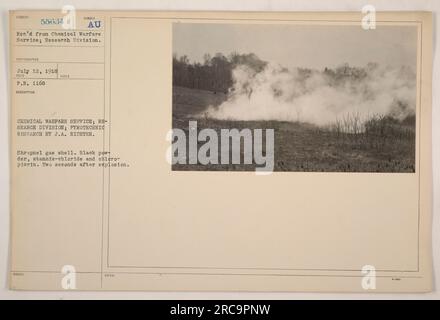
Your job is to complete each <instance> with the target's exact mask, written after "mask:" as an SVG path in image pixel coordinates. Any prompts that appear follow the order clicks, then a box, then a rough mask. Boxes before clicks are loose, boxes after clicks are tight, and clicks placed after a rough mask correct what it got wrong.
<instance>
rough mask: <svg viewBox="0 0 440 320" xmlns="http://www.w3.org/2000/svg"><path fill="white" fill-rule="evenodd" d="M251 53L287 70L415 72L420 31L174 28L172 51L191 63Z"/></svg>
mask: <svg viewBox="0 0 440 320" xmlns="http://www.w3.org/2000/svg"><path fill="white" fill-rule="evenodd" d="M233 51H236V52H238V53H250V52H253V53H255V54H256V55H257V56H259V57H260V58H261V59H263V60H265V61H270V62H275V63H279V64H281V65H283V66H287V67H309V68H317V69H322V68H324V67H326V66H327V67H334V66H337V65H340V64H341V63H344V62H348V63H349V64H350V65H353V66H364V65H366V64H367V63H368V62H378V63H380V64H384V65H393V66H396V65H409V66H413V67H414V69H416V58H417V28H416V27H413V26H377V28H376V29H375V30H363V29H362V28H361V26H360V25H358V26H329V25H326V26H299V25H267V24H265V25H258V24H252V25H250V24H211V23H203V24H198V23H175V24H174V25H173V52H175V53H177V54H178V55H179V56H180V55H183V54H185V55H187V56H188V57H189V59H190V60H191V61H200V62H202V61H203V55H204V54H205V53H209V54H211V55H214V54H215V53H217V52H221V53H223V54H224V55H228V54H229V53H231V52H233Z"/></svg>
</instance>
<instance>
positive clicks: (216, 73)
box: [173, 52, 267, 93]
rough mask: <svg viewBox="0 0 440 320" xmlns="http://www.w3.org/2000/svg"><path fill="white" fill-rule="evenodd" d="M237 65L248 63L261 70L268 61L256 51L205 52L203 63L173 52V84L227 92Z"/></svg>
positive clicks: (249, 65)
mask: <svg viewBox="0 0 440 320" xmlns="http://www.w3.org/2000/svg"><path fill="white" fill-rule="evenodd" d="M237 65H247V66H248V67H250V68H252V69H254V70H255V71H257V72H260V71H261V70H263V69H264V67H265V66H266V65H267V62H265V61H263V60H261V59H260V58H258V57H257V55H255V54H254V53H248V54H239V53H236V52H234V53H231V54H230V55H228V56H225V55H223V54H222V53H217V54H215V55H214V56H211V55H210V54H205V55H204V57H203V62H202V63H201V62H191V61H190V60H189V58H188V56H186V55H181V56H178V55H177V54H173V85H175V86H181V87H187V88H192V89H202V90H210V91H213V92H224V93H226V92H227V91H228V89H229V88H230V87H231V86H232V84H233V79H232V70H233V69H234V68H235V67H236V66H237Z"/></svg>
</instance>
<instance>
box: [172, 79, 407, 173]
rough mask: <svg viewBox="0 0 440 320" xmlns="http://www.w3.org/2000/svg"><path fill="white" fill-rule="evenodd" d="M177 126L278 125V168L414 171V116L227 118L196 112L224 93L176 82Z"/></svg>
mask: <svg viewBox="0 0 440 320" xmlns="http://www.w3.org/2000/svg"><path fill="white" fill-rule="evenodd" d="M173 91H174V93H173V128H181V129H183V130H186V131H187V130H188V121H189V120H191V119H192V120H197V124H198V128H199V129H203V128H212V129H215V130H217V131H218V132H219V131H220V129H223V128H229V129H231V128H237V129H244V128H249V129H257V128H262V129H270V128H271V129H274V130H275V150H274V151H275V168H274V170H275V171H308V172H315V171H316V172H414V170H415V118H412V119H410V118H409V119H406V120H405V121H401V122H400V121H397V120H395V119H392V118H388V117H382V116H378V115H374V116H371V117H369V118H368V119H365V120H362V119H361V117H360V116H359V115H356V114H351V115H347V116H346V117H344V118H342V119H337V120H335V123H334V124H333V125H331V126H329V127H327V128H318V127H316V126H313V125H310V124H306V123H298V122H297V123H292V122H282V121H226V120H215V119H209V118H197V119H196V118H195V115H196V114H199V113H200V112H202V111H203V110H204V109H205V108H206V107H207V106H208V105H210V104H215V105H218V104H220V103H221V102H222V101H223V100H224V99H226V96H224V95H219V94H218V93H217V94H214V93H212V92H209V91H202V90H192V89H186V88H179V87H177V88H173ZM254 169H255V166H254V165H207V166H205V165H174V166H173V170H213V171H214V170H220V171H222V170H238V171H253V170H254Z"/></svg>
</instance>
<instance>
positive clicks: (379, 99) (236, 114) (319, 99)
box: [205, 64, 416, 126]
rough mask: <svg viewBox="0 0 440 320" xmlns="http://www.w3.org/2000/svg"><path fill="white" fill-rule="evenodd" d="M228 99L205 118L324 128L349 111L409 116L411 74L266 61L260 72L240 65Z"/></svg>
mask: <svg viewBox="0 0 440 320" xmlns="http://www.w3.org/2000/svg"><path fill="white" fill-rule="evenodd" d="M233 80H234V85H233V88H232V89H231V90H230V92H229V95H228V99H227V100H226V101H225V102H223V103H222V104H221V105H220V106H218V107H213V106H210V107H209V108H208V109H207V111H206V112H205V116H208V117H211V118H215V119H222V120H280V121H292V122H296V121H300V122H308V123H312V124H316V125H319V126H325V125H328V124H331V123H333V122H334V121H335V120H336V119H338V118H341V117H345V116H347V115H350V114H356V115H358V116H359V117H361V118H367V117H369V116H371V115H390V116H392V117H394V118H397V119H399V120H402V119H404V118H405V117H407V116H409V115H412V114H414V112H415V103H416V76H415V73H414V72H413V70H412V69H411V68H410V67H404V66H402V67H400V68H391V67H386V68H384V67H379V66H378V65H376V64H369V65H368V66H366V67H365V68H351V67H349V66H348V65H344V66H341V67H338V68H336V69H335V70H326V71H317V70H306V69H298V68H297V69H293V70H287V69H286V68H282V67H280V66H275V65H273V64H268V65H267V66H266V67H265V68H264V70H263V71H261V72H256V71H254V70H253V69H251V68H249V67H247V66H244V65H239V66H237V67H236V68H235V69H234V70H233Z"/></svg>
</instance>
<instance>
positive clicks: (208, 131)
mask: <svg viewBox="0 0 440 320" xmlns="http://www.w3.org/2000/svg"><path fill="white" fill-rule="evenodd" d="M417 35H418V33H417V28H416V27H415V26H405V25H398V26H396V25H378V26H377V27H376V28H375V29H370V30H364V29H363V28H362V27H361V25H360V24H357V25H299V24H247V23H240V24H231V23H221V24H219V23H174V24H173V57H172V59H173V70H172V72H173V77H172V81H173V87H172V88H173V89H172V90H173V97H172V128H173V135H172V164H171V165H172V170H189V171H192V170H205V171H255V170H262V171H292V172H386V173H388V172H390V173H391V172H406V173H411V172H415V157H416V103H417V43H418V41H417Z"/></svg>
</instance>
